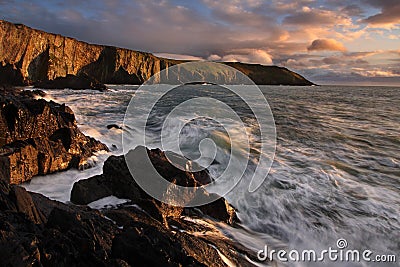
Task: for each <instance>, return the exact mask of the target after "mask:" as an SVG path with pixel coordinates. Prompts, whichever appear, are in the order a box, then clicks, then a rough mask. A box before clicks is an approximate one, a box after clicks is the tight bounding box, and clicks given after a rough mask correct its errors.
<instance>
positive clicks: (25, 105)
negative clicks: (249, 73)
mask: <svg viewBox="0 0 400 267" xmlns="http://www.w3.org/2000/svg"><path fill="white" fill-rule="evenodd" d="M38 94H42V92H40V91H36V92H32V91H22V90H17V89H2V91H1V94H0V103H1V105H0V107H1V108H0V126H1V127H2V129H4V131H2V136H1V138H2V139H1V142H2V146H1V149H2V150H1V151H2V154H1V156H0V158H1V164H2V165H0V166H1V168H0V176H1V177H0V178H1V179H0V217H1V220H0V248H1V251H2V253H0V265H1V266H253V264H252V263H251V262H252V261H254V262H255V261H256V255H255V252H254V251H251V250H249V249H247V248H246V247H244V246H242V245H241V244H239V243H238V242H235V241H234V240H233V239H231V238H229V237H227V236H226V234H224V233H223V231H222V230H221V229H220V228H219V227H218V225H221V224H222V225H226V227H228V225H231V226H233V227H236V225H237V222H238V218H237V216H236V212H235V209H234V208H233V207H232V206H231V205H230V204H229V203H228V202H227V201H226V200H225V199H224V198H220V199H219V200H217V201H215V202H212V203H210V204H208V205H205V206H201V207H197V208H180V207H174V206H170V205H167V204H164V203H162V202H160V201H157V200H155V199H153V198H151V197H150V196H149V195H147V194H146V193H145V192H144V191H143V190H142V189H141V188H140V187H139V186H138V185H137V184H136V182H135V181H134V179H133V178H132V177H131V174H130V173H129V171H128V168H127V166H126V163H125V158H124V157H123V156H118V157H117V156H110V157H109V159H108V160H107V161H106V162H105V164H104V167H103V174H101V175H98V176H94V177H91V178H89V179H87V180H80V181H78V182H77V183H75V185H74V187H73V190H72V194H71V202H72V203H70V204H64V203H60V202H57V201H54V200H50V199H48V198H47V197H45V196H43V195H40V194H37V193H31V192H27V191H26V190H25V189H23V188H22V187H20V186H18V185H13V184H16V183H20V182H23V181H26V180H29V179H31V178H32V177H33V176H34V175H36V174H46V173H51V172H53V171H62V170H65V169H68V168H70V167H79V166H82V165H84V162H85V160H86V158H87V157H89V156H90V155H91V154H92V153H93V152H94V151H96V150H99V149H107V148H106V147H105V145H103V144H102V143H100V142H99V141H97V140H94V139H93V138H90V137H87V136H85V135H83V134H82V133H81V132H80V131H79V129H78V128H77V126H76V121H75V116H74V114H73V112H72V111H71V110H70V109H69V108H68V107H66V106H65V105H59V104H57V103H54V102H47V101H45V100H43V99H35V98H37V95H38ZM17 144H18V145H17ZM42 144H46V145H47V146H44V145H43V146H40V145H42ZM136 149H142V150H145V151H146V152H147V153H148V155H149V157H150V159H151V161H152V162H153V164H154V165H155V166H157V167H156V168H157V171H158V172H159V173H160V174H161V175H162V176H163V177H165V178H166V179H167V180H169V181H170V182H172V183H175V184H180V185H182V184H185V185H187V186H200V185H203V184H207V183H209V182H210V181H211V178H210V176H209V174H208V172H207V171H205V170H204V171H201V172H197V173H190V172H186V171H181V170H178V169H176V168H175V167H174V166H172V165H171V164H170V163H169V162H168V160H167V159H166V157H165V154H164V152H163V151H161V150H158V149H155V150H148V149H146V148H143V147H139V148H136ZM11 159H14V161H12V160H11ZM42 159H43V160H42ZM44 159H47V160H44ZM14 162H17V164H15V163H14ZM5 163H8V165H7V164H5ZM198 190H203V189H202V188H201V187H198ZM201 193H202V194H205V195H206V196H208V195H210V194H209V193H208V192H206V191H205V190H203V191H202V192H201ZM110 196H115V197H118V198H124V199H127V201H128V202H126V203H124V204H120V205H118V206H115V207H106V208H103V209H101V210H96V209H91V208H90V207H88V206H86V205H87V204H89V203H90V202H93V201H96V200H101V199H103V198H104V197H110ZM190 197H191V196H186V198H187V199H188V200H189V201H190ZM73 203H75V204H73Z"/></svg>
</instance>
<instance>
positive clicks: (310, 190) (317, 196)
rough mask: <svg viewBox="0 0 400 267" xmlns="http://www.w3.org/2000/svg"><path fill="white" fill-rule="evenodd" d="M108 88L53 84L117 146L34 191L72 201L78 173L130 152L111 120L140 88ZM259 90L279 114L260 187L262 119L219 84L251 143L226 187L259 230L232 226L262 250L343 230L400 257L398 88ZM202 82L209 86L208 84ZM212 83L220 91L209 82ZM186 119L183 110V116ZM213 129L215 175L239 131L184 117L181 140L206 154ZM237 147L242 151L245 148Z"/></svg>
mask: <svg viewBox="0 0 400 267" xmlns="http://www.w3.org/2000/svg"><path fill="white" fill-rule="evenodd" d="M199 86H200V85H199ZM110 88H111V89H110V90H109V91H107V92H98V91H91V90H78V91H77V90H49V91H47V93H48V95H47V96H46V98H47V99H53V100H55V101H57V102H60V103H66V104H67V105H68V106H70V107H71V108H72V110H73V111H74V112H75V114H76V117H77V121H78V123H79V127H80V129H81V130H82V131H83V132H84V133H86V134H88V135H91V136H93V137H95V138H97V139H100V140H101V141H103V142H104V143H106V144H107V145H108V146H109V147H110V148H112V151H111V152H110V153H104V152H100V153H98V154H97V155H96V157H94V158H93V161H94V162H97V165H96V166H95V167H94V168H91V169H88V170H85V171H76V170H71V171H67V172H63V173H57V174H52V175H47V176H44V177H37V178H34V179H33V180H32V181H31V182H30V183H27V184H25V185H24V186H25V187H26V188H27V189H28V190H30V191H35V192H40V193H43V194H44V195H47V196H49V197H50V198H53V199H57V200H60V201H64V202H67V201H68V200H69V195H70V190H71V188H72V184H73V183H74V182H75V181H77V180H79V179H84V178H87V177H90V176H93V175H95V174H99V173H101V168H102V163H103V162H104V160H105V159H106V158H107V157H108V156H109V155H110V154H117V155H118V154H122V144H121V140H122V138H121V135H122V132H123V131H125V130H119V129H107V127H106V126H107V125H108V124H118V125H122V124H123V120H124V115H125V111H126V107H127V105H128V103H129V101H130V99H131V97H132V96H133V95H134V94H135V91H136V89H137V87H136V86H116V85H113V86H110ZM191 89H193V90H191ZM191 89H190V90H186V91H181V92H176V95H174V96H170V97H167V98H164V99H162V100H161V101H160V103H159V105H156V106H155V108H154V112H153V113H152V117H151V120H150V122H149V124H148V129H149V132H150V138H149V139H150V142H149V143H148V145H149V147H158V146H159V145H160V140H159V138H158V137H157V136H159V133H160V128H161V126H162V122H163V120H164V119H165V116H166V114H167V113H168V111H170V107H172V106H175V105H177V104H179V103H180V102H181V101H182V100H183V99H186V98H188V96H190V95H191V94H194V95H193V96H195V95H196V93H195V92H198V91H196V90H199V88H195V86H192V87H191ZM260 89H261V91H262V93H263V94H264V96H265V98H266V99H267V101H268V103H269V105H270V107H271V110H272V113H273V116H274V120H275V125H276V137H277V146H276V154H275V159H274V162H273V164H272V167H271V170H270V171H269V175H268V177H267V179H266V180H265V181H264V182H263V183H262V185H261V186H260V188H258V189H257V190H256V191H255V192H252V193H250V192H248V190H247V188H248V180H249V179H250V177H251V173H252V171H254V166H255V165H257V158H258V157H259V153H260V150H259V149H258V148H259V146H260V142H261V141H262V138H261V137H260V134H259V129H258V128H257V121H256V119H255V118H254V116H253V115H252V114H251V111H250V110H249V109H248V107H246V106H245V105H243V103H241V102H240V101H238V100H237V99H236V98H235V97H233V96H232V95H229V94H227V93H226V92H225V93H223V94H225V95H221V93H218V92H217V93H215V94H216V96H217V97H220V99H223V100H224V101H225V102H226V103H228V104H230V105H231V106H232V107H234V110H235V111H236V112H237V113H238V114H239V115H240V117H241V118H242V120H243V121H244V124H245V127H246V131H247V133H248V135H249V140H250V142H251V144H252V147H251V148H252V149H251V155H252V156H251V158H250V161H249V165H248V166H247V169H246V172H245V176H244V178H243V182H240V183H239V184H238V185H237V186H236V187H235V188H234V189H233V190H232V191H231V192H230V193H228V194H227V195H226V198H227V199H228V200H229V202H230V203H232V204H233V205H234V206H235V207H236V208H237V209H238V214H239V217H240V219H241V221H242V224H243V226H244V227H245V228H248V229H251V235H250V234H246V233H244V234H243V232H240V231H236V232H235V231H233V232H232V229H230V230H229V235H232V236H235V237H236V238H237V239H238V240H240V241H241V242H243V243H246V245H247V246H249V247H252V248H253V249H255V250H256V249H257V250H258V249H263V243H265V244H267V245H270V246H272V247H275V248H281V247H283V248H288V249H298V250H301V249H315V250H317V251H321V250H322V249H328V248H329V247H333V248H335V247H336V241H337V240H338V239H339V238H343V239H346V241H347V243H348V248H349V249H358V250H360V251H362V250H365V249H369V250H371V251H373V252H374V254H396V255H397V257H398V258H399V257H400V253H399V252H400V198H399V196H400V134H399V133H400V88H395V87H345V86H313V87H287V86H260ZM202 90H203V93H204V90H205V89H202ZM207 90H209V91H211V92H212V88H211V87H208V89H207ZM218 94H219V95H218ZM180 119H183V118H176V120H180ZM133 128H134V127H133ZM133 130H134V129H133ZM170 130H171V131H174V130H175V129H174V128H173V127H172V128H171V129H170ZM133 132H134V131H133ZM210 136H211V137H212V139H213V140H214V141H215V144H216V146H217V154H216V158H215V160H214V161H213V163H212V165H211V166H210V168H209V170H210V173H211V175H213V176H218V175H219V174H220V173H221V172H222V171H223V169H224V168H225V167H226V165H227V162H228V161H229V156H230V154H229V152H230V151H231V148H233V145H232V143H233V142H235V141H238V142H239V143H240V142H241V140H235V137H234V136H233V137H232V140H230V141H229V140H228V141H227V140H226V133H225V132H224V130H223V127H221V125H219V124H218V123H215V122H213V121H210V120H207V119H206V118H203V119H198V120H196V121H191V122H188V123H187V124H186V125H185V128H184V129H183V130H182V131H181V132H180V145H181V148H182V151H184V153H185V154H186V155H189V156H194V157H196V155H197V156H198V155H199V153H200V152H199V150H198V144H199V142H200V141H201V140H202V139H203V138H208V137H210ZM235 156H236V157H240V153H239V154H235ZM267 172H268V170H267V169H266V170H265V173H267ZM218 190H219V189H218V188H216V189H215V191H216V192H218ZM227 231H228V230H227ZM248 233H250V232H248ZM399 261H400V260H399V259H398V262H399ZM320 264H321V263H319V264H316V265H315V266H319V265H320ZM375 264H376V263H375ZM375 264H371V263H370V264H367V263H341V264H338V265H339V266H364V265H367V266H375ZM294 265H296V266H310V265H311V264H310V263H296V264H294ZM330 265H331V264H329V263H327V264H326V266H330ZM393 265H394V266H398V265H395V264H393Z"/></svg>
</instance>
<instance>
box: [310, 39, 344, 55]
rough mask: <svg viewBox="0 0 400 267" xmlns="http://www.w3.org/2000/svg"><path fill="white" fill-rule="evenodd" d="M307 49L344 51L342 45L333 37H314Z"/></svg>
mask: <svg viewBox="0 0 400 267" xmlns="http://www.w3.org/2000/svg"><path fill="white" fill-rule="evenodd" d="M307 50H308V51H323V50H325V51H342V52H344V51H346V48H345V47H344V45H343V44H342V43H340V42H338V41H336V40H335V39H316V40H314V41H313V42H312V43H311V45H310V46H309V47H307Z"/></svg>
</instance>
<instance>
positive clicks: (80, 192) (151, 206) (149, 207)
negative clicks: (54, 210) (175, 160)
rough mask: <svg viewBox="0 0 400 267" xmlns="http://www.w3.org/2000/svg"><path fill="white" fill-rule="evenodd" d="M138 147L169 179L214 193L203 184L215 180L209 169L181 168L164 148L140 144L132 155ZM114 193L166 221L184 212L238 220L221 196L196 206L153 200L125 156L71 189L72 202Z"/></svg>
mask: <svg viewBox="0 0 400 267" xmlns="http://www.w3.org/2000/svg"><path fill="white" fill-rule="evenodd" d="M137 150H145V151H147V153H148V155H149V158H150V160H151V162H152V164H153V166H154V167H155V168H156V170H157V171H158V173H159V174H160V175H162V176H163V177H164V178H165V179H166V180H168V181H170V182H171V183H173V184H179V185H181V186H190V187H196V188H197V190H199V194H202V195H203V196H205V197H212V196H213V195H212V194H208V193H207V192H206V191H205V190H204V189H203V188H201V187H199V186H201V185H205V184H208V183H209V182H211V178H210V176H209V174H208V172H207V171H206V170H202V171H199V172H193V173H192V172H189V171H183V170H180V169H178V168H176V167H175V166H173V165H172V164H171V163H170V162H169V161H168V159H167V158H166V156H165V153H164V152H163V151H161V150H160V149H152V150H148V149H145V148H143V147H138V148H136V149H135V150H134V151H131V152H129V154H128V156H129V155H130V154H131V155H134V153H136V151H137ZM110 195H114V196H116V197H118V198H124V199H130V200H132V202H133V203H135V204H137V205H139V206H140V207H142V208H144V209H145V210H146V211H147V212H148V213H149V214H150V215H151V216H153V218H156V219H158V220H160V221H162V222H163V223H165V224H166V220H167V218H169V217H174V218H179V217H180V216H181V215H184V214H191V215H193V214H197V215H199V214H201V216H203V215H207V216H210V217H212V218H213V219H215V220H218V221H223V222H226V223H229V224H233V223H234V222H235V221H236V220H237V217H236V213H235V210H234V208H233V207H232V206H231V205H229V203H228V202H227V201H226V200H225V199H224V198H219V199H218V200H216V201H214V202H212V203H210V204H207V205H204V206H200V207H198V208H196V209H194V208H186V209H184V208H182V207H175V206H171V205H167V204H165V203H162V202H160V201H158V200H155V199H153V198H152V197H151V196H149V195H148V194H147V193H146V192H145V191H143V189H142V188H141V187H140V186H139V185H138V184H137V183H136V181H135V180H134V179H133V178H132V176H131V173H130V172H129V169H128V167H127V165H126V161H125V158H124V156H110V157H109V158H108V159H107V160H106V162H105V163H104V167H103V174H101V175H97V176H94V177H91V178H89V179H86V180H80V181H78V182H76V183H75V184H74V186H73V188H72V191H71V202H73V203H75V204H80V205H84V204H88V203H90V202H93V201H95V200H98V199H101V198H104V197H106V196H110ZM183 197H186V198H187V199H188V202H190V201H191V200H193V198H194V196H192V195H187V196H183Z"/></svg>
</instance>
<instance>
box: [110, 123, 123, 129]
mask: <svg viewBox="0 0 400 267" xmlns="http://www.w3.org/2000/svg"><path fill="white" fill-rule="evenodd" d="M113 128H114V129H118V130H122V127H121V126H119V125H117V124H109V125H107V129H113Z"/></svg>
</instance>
